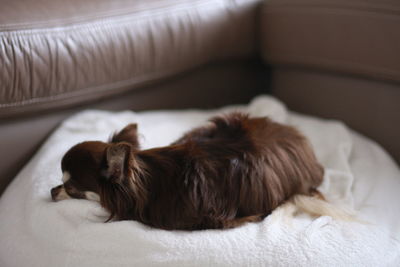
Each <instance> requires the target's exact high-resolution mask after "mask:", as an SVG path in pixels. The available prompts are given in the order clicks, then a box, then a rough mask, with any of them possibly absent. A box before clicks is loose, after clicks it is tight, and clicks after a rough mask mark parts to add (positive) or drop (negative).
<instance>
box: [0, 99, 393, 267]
mask: <svg viewBox="0 0 400 267" xmlns="http://www.w3.org/2000/svg"><path fill="white" fill-rule="evenodd" d="M229 110H243V111H247V112H249V113H250V114H252V115H254V116H270V117H271V118H272V119H274V120H276V121H279V122H282V123H286V124H290V125H294V126H295V127H297V128H298V129H300V130H301V131H302V132H303V133H304V134H305V135H306V136H307V137H308V138H309V139H310V141H311V143H312V144H313V146H314V148H315V151H316V154H317V157H318V159H319V160H320V162H321V163H322V164H323V166H324V167H325V170H326V175H325V181H324V183H323V184H322V186H321V188H320V189H321V190H322V191H323V192H324V193H325V194H326V196H327V197H328V198H329V199H331V200H332V201H334V202H336V203H338V204H346V205H348V206H351V207H353V208H354V209H355V210H357V212H358V213H359V215H360V218H361V219H363V220H365V221H368V222H369V223H370V224H360V223H348V222H341V221H335V220H332V218H330V217H327V216H323V217H319V218H312V217H310V216H308V215H306V214H299V215H295V217H294V218H293V219H290V218H291V215H290V213H291V212H292V211H293V207H292V206H291V205H290V204H286V205H283V206H281V207H280V208H278V209H276V210H275V211H274V212H273V213H272V214H271V215H270V216H268V217H267V218H265V219H264V220H263V221H262V222H260V223H250V224H247V225H245V226H242V227H240V228H236V229H231V230H206V231H195V232H185V231H164V230H158V229H152V228H150V227H147V226H145V225H143V224H141V223H138V222H135V221H121V222H110V223H104V221H105V219H106V218H107V213H106V212H105V211H104V210H103V209H102V208H101V207H100V205H99V204H97V203H95V202H91V201H87V200H74V199H73V200H65V201H61V202H57V203H55V202H52V201H51V199H50V189H51V188H52V187H53V186H56V185H58V184H60V183H61V168H60V160H61V157H62V155H63V154H64V153H65V152H66V150H67V149H69V148H70V147H71V146H72V145H74V144H76V143H78V142H81V141H85V140H103V141H105V140H107V139H108V137H109V136H110V134H111V133H113V132H114V131H117V130H120V129H122V128H123V127H124V126H125V125H126V124H128V123H131V122H137V123H138V125H139V132H140V134H141V138H140V139H141V143H142V147H143V148H149V147H154V146H162V145H167V144H168V143H170V142H172V141H173V140H175V139H176V138H178V137H179V136H180V135H181V134H182V133H183V132H184V131H187V130H189V129H190V128H192V127H194V126H198V125H200V124H202V123H204V121H206V120H207V119H208V118H209V117H210V116H212V115H214V114H217V113H221V112H227V111H229ZM28 134H29V133H28ZM28 138H29V137H28ZM2 153H3V157H4V156H5V155H6V153H5V152H4V151H3V152H2ZM399 203H400V171H399V168H398V166H396V164H395V163H394V162H393V160H392V159H391V158H390V157H389V156H388V155H387V154H386V152H384V151H383V150H382V149H381V148H380V147H379V146H378V145H377V144H375V143H374V142H372V141H370V140H368V139H366V138H365V137H362V136H361V135H359V134H356V133H354V132H353V131H351V130H349V129H348V128H347V127H346V126H344V125H343V124H342V123H340V122H337V121H328V120H321V119H316V118H311V117H306V116H301V115H298V114H294V113H292V112H288V111H287V110H286V108H285V107H284V105H282V104H281V103H280V102H278V101H277V100H275V99H273V98H271V97H267V96H261V97H258V98H256V99H254V100H253V101H252V102H251V103H250V104H249V105H248V106H234V107H227V108H223V109H219V110H213V111H197V110H186V111H179V112H178V111H175V112H171V111H167V112H142V113H134V112H131V111H126V112H120V113H111V112H104V111H85V112H82V113H79V114H77V115H75V116H73V117H72V118H70V119H68V120H67V121H65V122H64V123H63V124H62V125H61V126H60V127H59V129H58V130H57V131H55V133H54V134H53V135H52V136H51V137H50V138H49V139H48V140H47V142H46V143H45V144H44V145H43V147H42V148H41V149H40V151H39V152H38V153H37V154H36V155H35V156H34V157H33V158H32V160H31V161H30V162H29V164H27V165H26V166H25V168H24V169H23V170H22V171H21V172H20V173H19V175H18V177H16V179H15V180H14V181H13V183H12V184H11V186H9V188H8V190H7V191H6V192H5V194H4V195H3V197H2V198H1V200H0V266H3V267H8V266H17V267H20V266H161V265H162V266H216V265H218V266H400V242H399V240H400V224H399V223H398V222H399V221H400V208H399Z"/></svg>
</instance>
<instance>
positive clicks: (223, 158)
mask: <svg viewBox="0 0 400 267" xmlns="http://www.w3.org/2000/svg"><path fill="white" fill-rule="evenodd" d="M211 122H212V123H211V124H210V125H207V126H204V127H200V128H197V129H194V130H192V131H190V132H188V133H187V134H185V135H184V136H183V137H182V138H181V139H179V140H177V141H176V142H175V143H173V144H172V146H171V147H170V149H171V148H172V147H174V148H176V149H177V150H182V152H181V153H183V154H184V155H183V156H182V157H181V160H183V162H181V166H180V167H179V168H181V170H182V171H181V174H182V175H179V177H180V178H178V179H181V181H180V182H182V183H183V184H184V185H185V186H184V187H182V188H181V189H178V190H180V192H178V194H179V195H180V196H181V199H180V200H179V201H182V202H184V203H185V204H184V205H183V206H184V207H182V209H181V210H180V211H181V215H182V214H186V216H187V217H190V218H191V219H190V220H191V223H193V224H194V226H193V227H194V229H203V228H226V227H234V226H237V225H238V224H241V223H243V222H246V221H249V220H250V221H254V220H258V219H261V218H262V217H264V216H266V215H268V214H270V213H271V211H272V210H273V209H275V208H276V207H277V206H278V205H280V204H282V203H283V202H284V201H285V200H287V199H288V198H290V197H291V196H293V195H295V194H306V195H309V194H311V192H312V190H313V189H315V188H316V187H317V186H318V185H319V184H320V183H321V182H322V178H323V169H322V167H321V166H320V165H319V164H318V162H317V161H316V158H315V156H314V153H313V151H312V149H311V147H310V145H309V144H308V142H307V140H306V139H305V137H303V136H302V135H301V134H300V133H299V132H298V131H297V130H295V129H294V128H292V127H288V126H284V125H281V124H278V123H275V122H272V121H271V120H270V119H268V118H249V117H248V116H247V115H244V114H242V113H230V114H228V115H226V116H220V117H215V118H213V119H212V120H211ZM175 189H176V188H175ZM171 190H173V189H172V188H171ZM179 201H177V202H179ZM185 207H186V209H185ZM177 216H178V215H177ZM179 217H180V216H179ZM184 220H185V218H179V219H178V218H176V221H181V222H182V221H184ZM172 221H174V220H172Z"/></svg>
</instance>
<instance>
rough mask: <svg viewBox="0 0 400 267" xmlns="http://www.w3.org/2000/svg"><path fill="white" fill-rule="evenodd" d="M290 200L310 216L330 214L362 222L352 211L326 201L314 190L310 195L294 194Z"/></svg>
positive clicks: (345, 219) (334, 216)
mask: <svg viewBox="0 0 400 267" xmlns="http://www.w3.org/2000/svg"><path fill="white" fill-rule="evenodd" d="M290 202H292V203H293V204H294V206H295V207H296V208H297V209H298V210H300V211H302V212H305V213H308V214H310V215H312V216H330V217H332V218H333V219H336V220H342V221H350V222H362V221H360V220H359V219H357V218H356V216H355V214H354V212H353V211H350V210H348V209H346V208H344V207H338V206H336V205H334V204H331V203H329V202H327V201H326V200H325V198H324V197H323V195H322V194H321V193H320V192H318V191H315V193H314V194H313V195H312V196H306V195H295V196H293V197H292V198H291V199H290Z"/></svg>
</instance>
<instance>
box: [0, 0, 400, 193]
mask: <svg viewBox="0 0 400 267" xmlns="http://www.w3.org/2000/svg"><path fill="white" fill-rule="evenodd" d="M399 30H400V4H398V2H397V1H394V0H381V1H376V0H351V1H344V0H335V1H333V0H296V1H295V0H269V1H260V0H174V1H172V0H163V1H161V0H137V1H129V0H114V1H107V0H97V1H93V0H83V1H82V0H69V1H65V0H53V1H49V0H24V1H13V0H5V1H2V7H1V8H0V148H1V152H2V153H1V159H2V160H1V161H0V193H1V192H2V191H3V190H4V188H5V187H6V185H7V184H8V183H9V182H10V181H11V180H12V178H13V177H14V176H15V175H16V174H17V173H18V171H19V170H20V168H21V167H22V166H23V165H24V164H25V163H26V162H27V161H28V160H29V158H30V157H31V156H32V155H33V154H34V152H35V151H36V150H37V149H38V147H39V146H40V144H41V143H42V142H43V141H44V140H45V138H46V137H47V136H48V135H49V134H50V133H51V132H52V130H53V129H54V128H55V127H57V125H59V123H60V122H61V121H62V120H63V119H65V118H66V117H68V116H70V115H71V114H73V113H75V112H78V111H79V110H83V109H93V108H96V109H107V110H123V109H133V110H145V109H180V108H213V107H217V106H221V105H226V104H231V103H245V102H247V101H249V100H250V99H251V98H252V97H254V96H255V95H257V94H261V93H270V94H273V95H275V96H276V97H278V98H280V99H281V100H282V101H283V102H285V103H286V104H287V105H288V107H289V108H291V109H293V110H295V111H299V112H303V113H307V114H311V115H316V116H320V117H323V118H331V119H340V120H342V121H344V122H345V123H346V124H347V125H349V126H350V127H352V128H353V129H355V130H357V131H359V132H361V133H362V134H364V135H367V136H369V137H370V138H372V139H374V140H376V141H377V142H379V143H380V144H381V145H382V146H384V147H385V148H386V149H387V150H388V151H389V152H390V153H391V154H392V156H393V157H394V158H395V159H396V160H397V161H398V162H399V161H400V138H399V136H400V103H399V102H400V52H399V51H400V49H399V48H400V35H398V32H399Z"/></svg>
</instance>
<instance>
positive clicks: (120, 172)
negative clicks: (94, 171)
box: [102, 143, 132, 183]
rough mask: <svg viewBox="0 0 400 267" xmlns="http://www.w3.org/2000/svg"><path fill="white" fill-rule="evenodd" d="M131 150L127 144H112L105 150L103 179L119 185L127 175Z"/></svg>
mask: <svg viewBox="0 0 400 267" xmlns="http://www.w3.org/2000/svg"><path fill="white" fill-rule="evenodd" d="M131 149H132V148H131V145H130V144H127V143H118V144H112V145H110V146H109V147H108V148H107V149H106V157H105V159H106V160H105V166H104V169H103V170H102V176H103V178H104V179H106V180H107V181H109V182H113V183H120V182H121V181H123V179H124V178H126V177H127V176H128V175H129V173H130V171H129V163H130V160H131V157H132V155H131Z"/></svg>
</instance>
